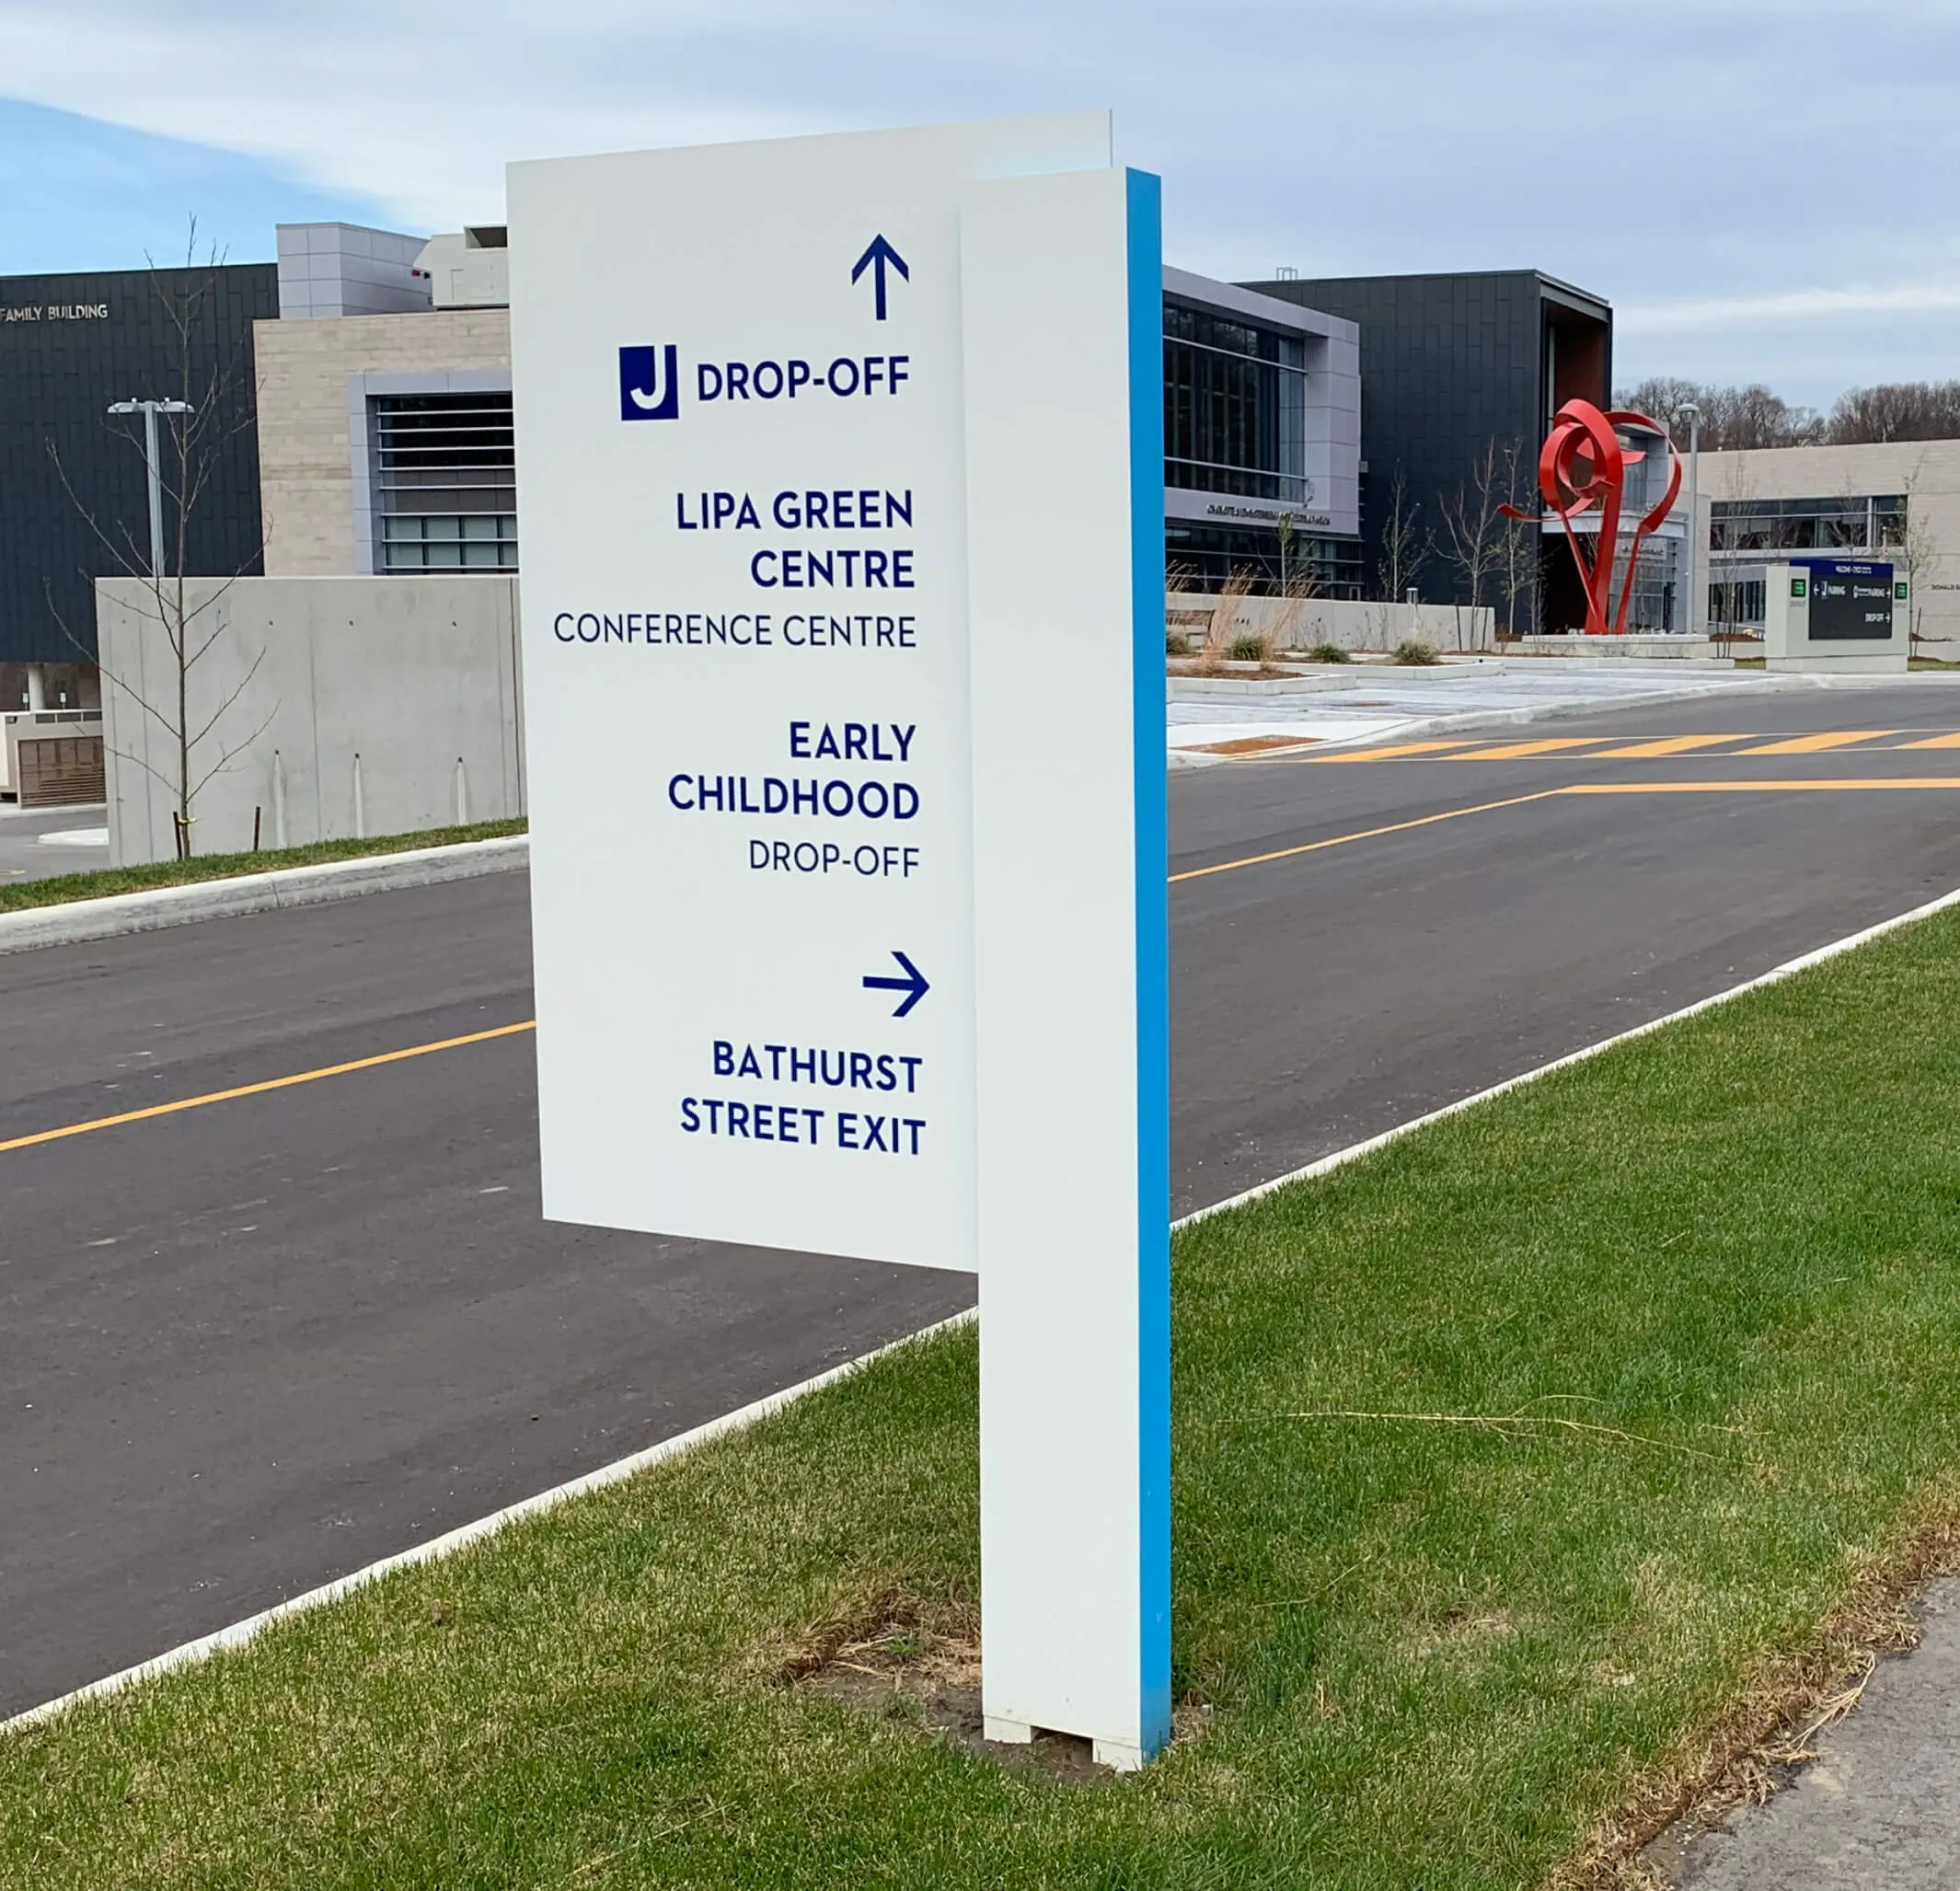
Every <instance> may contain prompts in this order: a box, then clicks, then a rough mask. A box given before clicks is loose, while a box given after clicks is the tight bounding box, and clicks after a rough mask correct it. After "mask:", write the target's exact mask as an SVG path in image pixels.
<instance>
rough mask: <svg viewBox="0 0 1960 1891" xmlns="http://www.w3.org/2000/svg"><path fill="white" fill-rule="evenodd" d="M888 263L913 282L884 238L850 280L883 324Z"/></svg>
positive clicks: (874, 241)
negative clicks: (872, 298) (868, 290)
mask: <svg viewBox="0 0 1960 1891" xmlns="http://www.w3.org/2000/svg"><path fill="white" fill-rule="evenodd" d="M887 263H890V264H891V266H892V267H893V268H894V270H896V271H898V273H899V274H900V275H902V276H903V277H904V278H905V281H906V282H910V281H911V280H912V271H910V270H908V269H907V268H906V267H905V258H904V257H902V256H901V255H899V253H898V252H897V250H895V249H894V248H892V246H891V245H890V244H889V243H887V242H886V241H885V240H884V238H883V236H873V237H872V238H871V241H870V248H867V249H866V250H865V252H864V254H863V255H862V256H860V257H859V259H858V261H857V264H856V266H855V267H854V268H853V269H852V271H851V272H850V279H851V281H852V282H856V281H857V280H858V278H859V276H861V275H862V274H863V273H864V272H865V271H866V270H868V269H869V270H870V271H871V287H872V289H873V290H874V292H875V294H876V297H877V303H878V319H879V320H880V321H881V322H882V321H883V320H884V270H885V265H886V264H887ZM900 1015H901V1016H903V1015H904V1014H903V1013H901V1014H900Z"/></svg>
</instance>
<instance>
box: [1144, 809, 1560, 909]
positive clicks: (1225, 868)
mask: <svg viewBox="0 0 1960 1891" xmlns="http://www.w3.org/2000/svg"><path fill="white" fill-rule="evenodd" d="M1564 792H1565V790H1563V789H1562V788H1541V789H1539V790H1538V791H1537V793H1535V794H1514V795H1513V796H1511V798H1510V799H1509V800H1508V801H1484V802H1483V803H1482V804H1481V805H1480V806H1478V807H1474V808H1446V809H1444V811H1443V812H1442V813H1440V814H1424V815H1422V816H1421V817H1420V818H1419V819H1417V820H1414V821H1397V822H1394V823H1392V824H1390V825H1389V826H1387V827H1369V828H1365V829H1364V830H1363V831H1362V832H1361V833H1359V834H1336V835H1334V836H1332V838H1331V839H1327V840H1309V841H1308V842H1307V843H1306V844H1305V845H1304V846H1302V847H1280V848H1279V849H1278V850H1277V851H1275V852H1274V853H1270V854H1249V855H1248V856H1247V857H1246V858H1245V859H1242V860H1220V861H1219V862H1218V864H1217V865H1216V867H1193V868H1192V869H1190V871H1187V872H1183V873H1173V874H1172V875H1171V876H1170V883H1171V885H1172V886H1175V885H1176V884H1177V883H1178V882H1180V881H1181V880H1203V879H1204V878H1205V875H1206V874H1208V873H1230V872H1233V871H1236V870H1237V869H1239V868H1240V867H1261V866H1263V865H1264V864H1265V863H1266V862H1267V861H1268V860H1290V859H1296V858H1297V856H1298V855H1300V854H1317V853H1319V852H1320V849H1321V848H1322V847H1345V846H1346V845H1347V844H1348V843H1349V842H1350V841H1353V840H1374V839H1377V838H1378V837H1379V836H1382V835H1384V834H1406V833H1407V832H1408V831H1409V830H1410V828H1412V827H1430V826H1434V825H1435V823H1436V822H1438V821H1455V820H1458V819H1460V818H1461V817H1462V816H1463V815H1465V814H1489V813H1494V812H1495V811H1496V810H1497V809H1499V808H1516V807H1521V806H1523V804H1524V803H1525V802H1526V801H1545V800H1547V799H1548V798H1549V797H1551V796H1552V795H1555V794H1563V793H1564Z"/></svg>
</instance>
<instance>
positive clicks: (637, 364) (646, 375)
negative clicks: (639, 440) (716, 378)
mask: <svg viewBox="0 0 1960 1891" xmlns="http://www.w3.org/2000/svg"><path fill="white" fill-rule="evenodd" d="M680 410H681V376H680V367H679V364H678V362H677V361H676V359H675V351H674V344H673V342H671V341H670V342H668V344H667V345H666V346H665V347H664V348H622V349H621V350H620V351H619V418H620V419H621V420H622V421H671V420H675V419H677V418H678V417H679V415H680Z"/></svg>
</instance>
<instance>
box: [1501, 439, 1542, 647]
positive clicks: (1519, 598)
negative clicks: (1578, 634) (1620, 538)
mask: <svg viewBox="0 0 1960 1891" xmlns="http://www.w3.org/2000/svg"><path fill="white" fill-rule="evenodd" d="M1501 460H1502V479H1501V485H1502V489H1503V490H1502V494H1501V497H1502V500H1503V503H1502V504H1501V505H1500V506H1499V507H1498V509H1497V510H1498V517H1499V525H1498V541H1497V594H1498V595H1499V596H1500V597H1502V598H1503V599H1504V634H1505V636H1506V637H1517V636H1521V635H1522V634H1523V633H1522V632H1521V631H1520V630H1519V629H1518V628H1517V612H1518V606H1519V605H1520V604H1521V603H1522V602H1524V601H1525V600H1526V599H1528V598H1530V597H1532V596H1533V595H1535V594H1536V592H1537V589H1538V575H1539V559H1538V551H1539V525H1538V467H1537V463H1536V462H1535V460H1534V459H1533V457H1532V455H1531V453H1530V450H1529V448H1528V446H1527V445H1526V444H1525V442H1524V441H1522V440H1517V439H1511V440H1507V441H1505V444H1504V450H1503V453H1502V455H1501Z"/></svg>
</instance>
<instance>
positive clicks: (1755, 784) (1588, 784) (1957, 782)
mask: <svg viewBox="0 0 1960 1891" xmlns="http://www.w3.org/2000/svg"><path fill="white" fill-rule="evenodd" d="M1866 788H1868V789H1886V788H1893V789H1919V790H1925V789H1938V788H1960V775H1898V776H1895V777H1892V778H1889V779H1887V778H1885V777H1884V776H1879V777H1876V778H1873V779H1869V780H1856V781H1832V780H1829V779H1821V780H1804V781H1570V782H1567V783H1566V785H1565V786H1564V787H1563V788H1561V789H1557V790H1553V791H1554V792H1555V793H1558V794H1767V793H1781V792H1785V791H1792V792H1803V791H1804V790H1811V791H1814V792H1817V793H1825V794H1828V793H1832V792H1835V791H1836V790H1840V789H1848V790H1853V791H1856V790H1859V789H1866Z"/></svg>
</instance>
